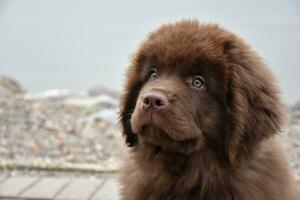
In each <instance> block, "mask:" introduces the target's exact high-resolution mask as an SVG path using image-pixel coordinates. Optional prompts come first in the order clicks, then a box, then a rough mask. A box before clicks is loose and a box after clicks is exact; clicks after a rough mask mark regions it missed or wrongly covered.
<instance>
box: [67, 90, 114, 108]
mask: <svg viewBox="0 0 300 200" xmlns="http://www.w3.org/2000/svg"><path fill="white" fill-rule="evenodd" d="M64 105H65V106H67V107H68V106H70V107H77V108H81V109H86V110H90V111H92V110H99V109H102V108H116V107H117V106H118V101H117V100H116V99H114V98H112V97H110V96H109V95H106V94H102V95H99V96H96V97H71V98H67V99H66V100H65V101H64Z"/></svg>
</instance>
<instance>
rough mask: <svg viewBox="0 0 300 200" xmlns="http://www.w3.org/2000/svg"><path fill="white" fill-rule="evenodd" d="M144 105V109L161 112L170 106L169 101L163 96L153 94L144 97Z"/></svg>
mask: <svg viewBox="0 0 300 200" xmlns="http://www.w3.org/2000/svg"><path fill="white" fill-rule="evenodd" d="M142 104H143V108H144V109H153V110H159V109H162V108H164V107H165V106H166V105H167V104H168V99H167V97H166V96H165V95H163V94H160V93H154V92H151V93H148V94H145V95H144V97H143V102H142Z"/></svg>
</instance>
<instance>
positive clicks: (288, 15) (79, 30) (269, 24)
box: [0, 0, 300, 104]
mask: <svg viewBox="0 0 300 200" xmlns="http://www.w3.org/2000/svg"><path fill="white" fill-rule="evenodd" d="M182 18H196V19H199V20H200V21H203V22H216V23H219V24H221V25H222V26H224V27H226V28H228V29H230V30H231V31H233V32H235V33H237V34H238V35H240V36H241V37H242V38H244V39H245V40H246V41H247V42H248V43H249V44H251V45H252V46H253V48H254V49H255V50H256V51H258V53H259V54H260V55H261V56H262V57H263V58H264V59H265V62H266V63H267V64H268V65H269V66H270V67H271V68H272V70H273V71H274V72H275V74H276V75H277V77H278V78H279V81H280V84H281V85H282V88H283V93H284V97H285V99H286V101H287V102H288V103H290V104H292V103H295V102H296V101H297V100H298V99H300V89H299V85H300V79H299V78H298V76H299V74H300V67H299V63H300V55H299V50H298V48H299V46H300V37H299V35H300V1H298V0H285V1H282V0H272V1H271V0H267V1H259V0H253V1H246V2H242V1H239V0H228V1H217V0H199V1H196V0H195V1H184V0H176V1H174V0H166V1H159V0H152V1H140V0H129V1H116V0H110V1H109V0H107V1H96V0H94V1H76V0H75V1H73V0H51V1H50V0H48V1H38V0H27V1H18V0H1V1H0V27H1V28H0V73H1V74H5V75H9V76H13V77H15V78H16V79H17V80H19V81H20V82H21V83H22V84H23V85H24V87H25V88H26V89H27V90H28V91H30V92H36V91H43V90H47V89H53V88H71V89H74V90H86V89H88V88H90V87H92V86H94V85H98V84H99V85H103V86H105V87H108V88H112V89H115V90H120V88H121V85H122V78H123V74H124V70H125V68H126V66H127V65H128V61H129V57H130V55H131V54H132V52H133V51H134V50H135V49H136V46H137V45H138V44H139V42H140V41H141V40H142V39H143V38H144V37H145V36H146V35H147V33H148V32H149V31H152V30H153V29H155V28H157V27H158V26H159V25H161V24H162V23H166V22H173V21H176V20H179V19H182Z"/></svg>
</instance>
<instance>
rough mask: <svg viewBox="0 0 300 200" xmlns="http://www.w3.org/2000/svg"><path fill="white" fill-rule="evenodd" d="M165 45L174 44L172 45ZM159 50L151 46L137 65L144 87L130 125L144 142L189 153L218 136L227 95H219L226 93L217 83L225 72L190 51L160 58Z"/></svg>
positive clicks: (171, 46)
mask: <svg viewBox="0 0 300 200" xmlns="http://www.w3.org/2000/svg"><path fill="white" fill-rule="evenodd" d="M177 45H179V44H178V43H177ZM167 47H168V48H171V49H172V48H175V47H173V45H172V44H170V45H167ZM156 51H157V50H156V49H155V48H153V49H152V52H151V57H150V58H149V57H147V58H146V60H144V61H143V62H142V63H140V64H139V65H140V72H139V79H140V80H142V82H143V86H142V88H141V90H140V92H139V95H138V97H137V101H136V104H135V108H134V110H133V113H132V117H131V120H130V123H131V127H132V130H133V132H134V133H135V134H137V135H138V137H139V138H140V141H141V142H142V144H146V145H147V144H150V145H158V146H160V147H162V148H163V149H165V150H172V151H179V152H181V153H190V152H191V151H194V150H197V149H199V148H200V147H201V146H202V145H203V144H202V143H203V142H204V137H214V134H216V133H217V132H219V130H218V129H220V128H221V126H222V121H221V120H220V119H223V118H224V117H223V116H222V113H224V110H222V108H223V106H222V101H221V99H224V97H222V96H219V95H218V94H219V93H221V94H222V93H223V94H224V92H220V91H221V90H222V88H219V86H221V85H222V83H220V81H222V78H221V79H220V80H217V78H216V77H221V76H222V74H220V72H219V71H218V70H219V69H218V68H219V67H222V66H218V64H217V63H214V62H213V61H209V60H205V61H204V60H203V59H202V58H201V57H195V58H193V57H192V56H193V55H189V54H190V52H185V55H181V56H182V58H181V57H179V56H178V55H176V54H175V55H171V56H170V57H169V58H161V54H160V53H158V52H156ZM164 51H169V49H166V50H164ZM147 56H148V55H147ZM162 59H163V60H162ZM192 59H193V60H192ZM222 111H223V112H222ZM215 137H216V135H215Z"/></svg>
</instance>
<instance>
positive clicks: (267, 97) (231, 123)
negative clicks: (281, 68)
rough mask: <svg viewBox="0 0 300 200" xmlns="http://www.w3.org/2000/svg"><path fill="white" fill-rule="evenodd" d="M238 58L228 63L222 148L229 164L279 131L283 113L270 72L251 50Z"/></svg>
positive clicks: (248, 153) (245, 155) (244, 155)
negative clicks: (224, 139) (225, 117)
mask: <svg viewBox="0 0 300 200" xmlns="http://www.w3.org/2000/svg"><path fill="white" fill-rule="evenodd" d="M249 51H250V50H249ZM239 60H240V62H239V63H238V62H236V63H237V64H231V65H230V70H229V71H230V72H229V73H230V75H229V77H228V87H227V96H226V107H227V119H226V141H225V142H226V145H225V146H226V147H225V152H226V155H227V158H228V160H229V161H230V163H231V164H233V163H236V161H239V160H240V159H241V158H243V159H244V158H246V159H247V156H249V155H251V153H252V152H253V150H254V149H255V148H257V145H258V144H259V143H260V142H261V141H262V140H264V139H266V138H268V137H270V136H271V135H274V134H276V133H278V132H279V131H280V128H281V125H282V123H283V119H284V117H285V115H284V112H283V110H284V109H283V104H282V102H281V99H280V94H279V91H278V87H277V85H276V84H275V79H274V78H273V74H272V73H271V72H270V71H268V69H267V68H266V66H264V64H263V63H262V62H261V61H260V58H259V57H258V56H256V55H255V54H254V53H253V52H246V54H244V57H243V59H242V58H239Z"/></svg>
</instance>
